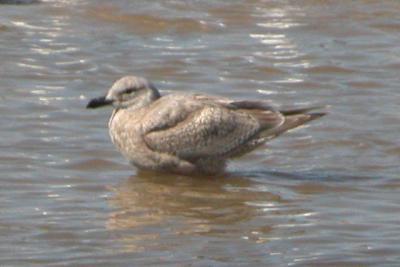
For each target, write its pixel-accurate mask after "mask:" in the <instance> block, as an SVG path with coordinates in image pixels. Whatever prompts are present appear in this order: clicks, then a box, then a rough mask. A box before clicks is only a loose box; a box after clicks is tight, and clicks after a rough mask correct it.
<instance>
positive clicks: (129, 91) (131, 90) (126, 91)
mask: <svg viewBox="0 0 400 267" xmlns="http://www.w3.org/2000/svg"><path fill="white" fill-rule="evenodd" d="M134 91H135V88H128V89H126V90H125V92H124V93H125V94H130V93H133V92H134Z"/></svg>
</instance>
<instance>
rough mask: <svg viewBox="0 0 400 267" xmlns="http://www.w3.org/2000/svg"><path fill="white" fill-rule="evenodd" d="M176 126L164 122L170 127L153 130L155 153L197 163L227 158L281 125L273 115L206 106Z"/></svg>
mask: <svg viewBox="0 0 400 267" xmlns="http://www.w3.org/2000/svg"><path fill="white" fill-rule="evenodd" d="M166 118H170V119H171V120H173V123H168V122H166V121H164V123H163V124H164V125H169V127H164V128H159V129H154V130H152V131H150V132H148V133H147V134H146V135H145V136H144V139H145V142H146V143H147V145H148V147H149V148H150V149H152V150H155V151H159V152H165V153H170V154H174V155H177V156H179V157H181V158H186V159H195V158H199V157H205V156H206V157H213V156H221V155H227V154H229V152H230V151H233V150H235V149H237V148H238V147H239V146H241V145H243V144H245V143H246V142H248V141H249V140H250V139H252V138H253V137H254V136H255V135H257V134H258V133H259V132H260V131H262V130H264V129H265V128H269V127H271V128H273V127H275V126H276V125H278V124H279V123H281V121H280V120H281V117H280V115H279V117H278V114H275V113H274V112H268V111H264V113H263V112H262V111H259V112H253V111H251V112H244V111H241V110H232V109H229V108H226V107H223V106H219V105H204V106H201V107H199V108H198V109H194V110H191V111H190V112H188V114H186V116H180V118H181V120H180V121H179V120H178V121H177V120H176V117H174V116H166Z"/></svg>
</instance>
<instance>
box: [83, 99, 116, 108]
mask: <svg viewBox="0 0 400 267" xmlns="http://www.w3.org/2000/svg"><path fill="white" fill-rule="evenodd" d="M111 103H112V101H111V100H107V99H106V97H105V96H102V97H97V98H93V99H92V100H90V101H89V103H88V104H87V105H86V108H99V107H103V106H107V105H110V104H111Z"/></svg>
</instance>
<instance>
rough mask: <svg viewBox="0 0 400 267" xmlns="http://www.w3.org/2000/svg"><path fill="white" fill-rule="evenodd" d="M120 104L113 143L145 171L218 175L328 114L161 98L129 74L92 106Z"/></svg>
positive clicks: (182, 96) (201, 98)
mask: <svg viewBox="0 0 400 267" xmlns="http://www.w3.org/2000/svg"><path fill="white" fill-rule="evenodd" d="M107 104H112V105H113V106H114V111H113V114H112V116H111V118H110V121H109V131H110V136H111V140H112V141H113V143H114V144H115V145H116V147H117V148H118V150H119V151H120V152H121V153H122V154H123V155H124V156H125V158H127V159H128V160H129V161H130V162H131V163H132V164H133V165H135V166H137V167H138V168H141V169H148V170H155V171H167V172H174V173H181V174H196V173H206V174H216V173H220V172H222V171H223V170H224V169H225V165H226V161H227V160H228V159H231V158H235V157H239V156H241V155H243V154H246V153H248V152H250V151H252V150H254V149H255V148H257V147H259V146H260V145H262V144H264V143H265V142H267V141H268V140H270V139H272V138H274V137H276V136H278V135H280V134H282V133H283V132H286V131H287V130H290V129H292V128H296V127H298V126H300V125H302V124H304V123H306V122H308V121H311V120H313V119H316V118H318V117H321V116H322V115H324V113H308V112H309V111H310V110H311V109H312V108H307V109H298V110H286V111H278V110H276V109H274V108H272V107H270V106H269V105H267V104H266V103H265V102H262V101H234V100H230V99H226V98H222V97H215V96H208V95H201V94H187V93H177V94H169V95H166V96H162V97H161V96H160V94H159V92H158V91H157V89H156V88H155V87H154V86H153V85H152V84H151V83H150V82H149V81H147V80H146V79H144V78H140V77H134V76H126V77H123V78H121V79H120V80H118V81H116V82H115V83H114V85H113V86H112V87H111V88H110V90H109V91H108V93H107V95H106V96H104V97H100V98H96V99H93V100H91V101H90V102H89V103H88V106H87V107H88V108H95V107H99V106H103V105H107Z"/></svg>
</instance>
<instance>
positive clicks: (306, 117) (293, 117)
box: [261, 107, 326, 139]
mask: <svg viewBox="0 0 400 267" xmlns="http://www.w3.org/2000/svg"><path fill="white" fill-rule="evenodd" d="M319 108H322V107H312V108H303V109H289V110H281V111H280V113H281V114H282V115H283V116H284V117H285V120H284V122H283V124H282V125H280V126H278V127H275V128H273V129H269V130H267V131H264V132H263V133H261V136H262V137H264V138H267V139H272V138H275V137H277V136H279V135H281V134H282V133H284V132H287V131H289V130H292V129H295V128H297V127H300V126H302V125H304V124H306V123H308V122H310V121H312V120H315V119H318V118H320V117H322V116H325V115H326V113H325V112H311V113H309V111H312V110H314V109H319Z"/></svg>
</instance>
